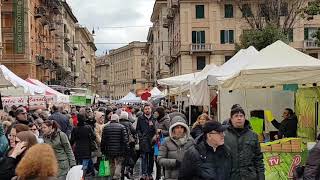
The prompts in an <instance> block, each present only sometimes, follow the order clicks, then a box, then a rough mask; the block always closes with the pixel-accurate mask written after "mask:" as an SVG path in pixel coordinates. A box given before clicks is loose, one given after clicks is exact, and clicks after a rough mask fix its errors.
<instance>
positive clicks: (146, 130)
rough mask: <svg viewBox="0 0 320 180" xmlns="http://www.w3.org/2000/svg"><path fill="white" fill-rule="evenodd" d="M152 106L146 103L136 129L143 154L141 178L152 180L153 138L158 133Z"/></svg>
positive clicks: (142, 179)
mask: <svg viewBox="0 0 320 180" xmlns="http://www.w3.org/2000/svg"><path fill="white" fill-rule="evenodd" d="M151 111H152V110H151V106H150V105H149V104H146V105H145V106H144V108H143V112H144V113H143V115H141V116H139V117H138V120H137V128H136V131H137V133H138V137H139V149H140V153H141V156H142V162H141V169H142V171H141V173H142V175H141V178H140V179H141V180H144V179H147V178H148V179H149V180H152V179H153V177H152V172H153V164H154V159H153V147H152V138H153V137H154V135H155V134H156V129H155V120H154V119H153V117H152V114H151Z"/></svg>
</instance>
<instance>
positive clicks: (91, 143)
mask: <svg viewBox="0 0 320 180" xmlns="http://www.w3.org/2000/svg"><path fill="white" fill-rule="evenodd" d="M77 116H78V124H77V127H75V128H74V129H73V130H72V132H71V139H70V144H71V145H72V146H73V145H75V148H74V155H75V158H76V161H77V164H78V165H82V166H83V170H84V174H86V175H92V174H94V170H93V162H92V160H91V152H92V151H95V150H96V148H97V146H96V144H95V140H96V136H95V133H94V132H93V130H92V128H91V127H90V126H89V125H86V124H85V117H84V116H83V115H81V114H78V115H77Z"/></svg>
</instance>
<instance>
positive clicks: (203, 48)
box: [190, 43, 213, 52]
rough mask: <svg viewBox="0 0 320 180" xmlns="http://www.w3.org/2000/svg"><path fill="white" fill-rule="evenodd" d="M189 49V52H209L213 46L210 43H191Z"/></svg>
mask: <svg viewBox="0 0 320 180" xmlns="http://www.w3.org/2000/svg"><path fill="white" fill-rule="evenodd" d="M190 51H191V52H211V51H213V46H212V44H202V43H197V44H191V45H190Z"/></svg>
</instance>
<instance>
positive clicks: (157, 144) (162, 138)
mask: <svg viewBox="0 0 320 180" xmlns="http://www.w3.org/2000/svg"><path fill="white" fill-rule="evenodd" d="M164 140H165V138H164V136H163V134H161V135H160V138H159V139H157V141H156V143H155V145H154V146H153V149H154V155H155V156H159V151H160V146H161V145H162V144H163V143H164Z"/></svg>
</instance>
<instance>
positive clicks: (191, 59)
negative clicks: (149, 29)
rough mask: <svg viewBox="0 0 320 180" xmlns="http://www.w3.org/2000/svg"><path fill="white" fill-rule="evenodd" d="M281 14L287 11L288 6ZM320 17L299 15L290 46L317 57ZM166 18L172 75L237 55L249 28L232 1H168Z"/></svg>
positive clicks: (253, 5)
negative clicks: (316, 33)
mask: <svg viewBox="0 0 320 180" xmlns="http://www.w3.org/2000/svg"><path fill="white" fill-rule="evenodd" d="M156 3H157V2H156ZM244 6H245V8H246V9H247V12H248V13H250V12H256V10H257V9H258V8H260V7H261V6H260V5H259V4H258V3H257V1H255V0H251V1H247V3H246V4H244ZM281 13H282V14H283V15H285V14H286V13H288V5H287V7H285V6H284V8H281ZM319 18H320V17H319V16H314V17H313V19H309V20H306V19H302V18H298V20H297V21H296V23H295V26H294V28H293V29H292V31H290V32H289V34H288V36H289V37H288V38H289V40H290V45H291V46H293V47H295V48H297V49H299V50H301V51H303V52H305V53H307V54H310V55H311V56H313V57H316V58H318V57H319V52H320V51H319V50H320V49H319V47H318V46H317V44H316V42H315V40H314V38H313V33H314V32H315V31H316V30H317V29H318V28H319V27H320V21H319V20H320V19H319ZM164 21H165V22H167V23H164V24H163V27H165V28H168V33H169V34H168V36H169V39H168V40H169V42H170V51H169V56H168V58H167V59H166V60H167V61H166V64H167V65H168V66H169V68H170V76H175V75H181V74H187V73H191V72H196V71H200V70H202V69H203V68H204V67H205V66H206V65H207V64H216V65H221V64H223V63H224V62H226V61H227V60H228V59H230V58H231V57H232V56H233V55H234V53H235V43H236V42H239V37H240V35H241V34H242V32H243V31H245V30H248V29H250V26H249V25H248V23H247V21H246V20H245V18H244V14H243V13H242V12H241V10H240V9H239V7H238V6H237V4H236V3H235V1H229V0H198V1H190V0H167V16H166V17H165V18H164ZM281 23H283V19H281Z"/></svg>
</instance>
